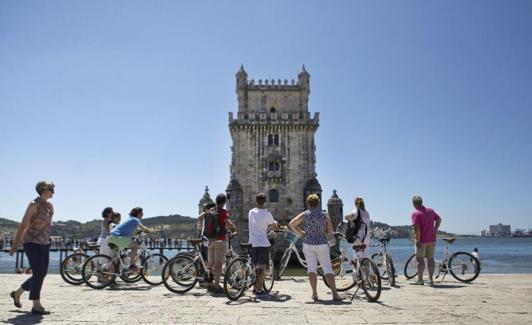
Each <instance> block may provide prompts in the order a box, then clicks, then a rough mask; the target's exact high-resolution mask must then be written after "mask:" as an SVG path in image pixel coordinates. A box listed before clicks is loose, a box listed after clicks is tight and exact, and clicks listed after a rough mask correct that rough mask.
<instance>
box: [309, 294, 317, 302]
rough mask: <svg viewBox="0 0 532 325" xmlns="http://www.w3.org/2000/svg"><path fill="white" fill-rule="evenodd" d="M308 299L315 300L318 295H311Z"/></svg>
mask: <svg viewBox="0 0 532 325" xmlns="http://www.w3.org/2000/svg"><path fill="white" fill-rule="evenodd" d="M310 299H312V300H314V301H317V300H318V295H312V296H311V297H310Z"/></svg>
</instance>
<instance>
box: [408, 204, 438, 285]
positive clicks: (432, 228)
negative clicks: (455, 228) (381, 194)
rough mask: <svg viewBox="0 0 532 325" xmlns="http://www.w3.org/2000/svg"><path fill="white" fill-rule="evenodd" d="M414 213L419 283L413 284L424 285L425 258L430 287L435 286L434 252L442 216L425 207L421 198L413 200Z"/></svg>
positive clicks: (413, 223)
mask: <svg viewBox="0 0 532 325" xmlns="http://www.w3.org/2000/svg"><path fill="white" fill-rule="evenodd" d="M412 203H413V204H414V209H415V210H414V212H413V213H412V227H414V230H415V232H416V258H417V281H416V282H414V283H413V284H418V285H423V284H424V282H423V271H424V270H425V261H424V258H427V264H428V267H429V285H432V284H433V280H432V275H433V274H434V250H435V249H436V234H437V233H438V228H439V227H440V224H441V218H440V216H439V215H438V214H437V213H436V212H434V210H432V209H431V208H426V207H425V206H424V205H423V199H422V198H421V196H418V195H416V196H414V197H413V198H412Z"/></svg>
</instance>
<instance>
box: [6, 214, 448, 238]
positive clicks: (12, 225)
mask: <svg viewBox="0 0 532 325" xmlns="http://www.w3.org/2000/svg"><path fill="white" fill-rule="evenodd" d="M101 222H102V220H101V219H95V220H92V221H88V222H84V223H81V222H79V221H73V220H68V221H57V222H54V223H53V224H52V236H60V237H63V238H76V239H81V238H96V237H98V235H99V234H100V227H101ZM196 222H197V219H194V218H190V217H184V216H181V215H178V214H174V215H169V216H158V217H151V218H144V219H142V223H143V224H144V225H145V226H147V227H150V228H153V229H155V230H156V231H155V233H153V236H154V237H163V238H175V237H177V238H186V237H188V236H190V235H194V234H195V232H196ZM18 225H19V223H18V222H16V221H12V220H9V219H4V218H0V233H4V234H10V233H14V232H15V231H16V229H17V227H18ZM375 227H389V225H387V224H385V223H382V222H372V228H375ZM391 228H392V231H391V233H390V235H391V236H392V237H393V238H408V235H409V232H410V226H392V227H391ZM453 235H454V234H451V233H448V232H444V231H439V232H438V236H439V237H445V236H453Z"/></svg>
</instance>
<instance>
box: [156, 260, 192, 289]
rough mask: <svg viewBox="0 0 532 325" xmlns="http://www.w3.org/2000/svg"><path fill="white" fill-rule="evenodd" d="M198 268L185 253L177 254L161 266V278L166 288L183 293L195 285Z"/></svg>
mask: <svg viewBox="0 0 532 325" xmlns="http://www.w3.org/2000/svg"><path fill="white" fill-rule="evenodd" d="M197 274H198V269H197V266H196V264H195V263H194V260H193V259H192V258H190V257H189V256H186V255H178V256H176V257H174V258H172V259H171V260H169V261H168V262H167V263H166V264H165V265H164V267H163V271H162V280H163V284H164V286H165V287H166V289H168V290H170V291H172V292H175V293H181V294H182V293H185V292H188V291H189V290H190V289H192V288H193V287H194V285H196V282H198V279H197V278H196V276H197Z"/></svg>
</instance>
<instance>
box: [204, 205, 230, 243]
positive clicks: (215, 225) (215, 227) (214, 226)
mask: <svg viewBox="0 0 532 325" xmlns="http://www.w3.org/2000/svg"><path fill="white" fill-rule="evenodd" d="M218 214H219V211H218V209H217V208H216V207H214V208H211V209H209V210H207V212H205V221H204V222H205V227H203V236H204V237H207V238H209V239H215V238H217V237H219V236H221V235H225V233H226V231H225V227H223V226H222V225H221V224H220V222H219V221H218Z"/></svg>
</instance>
